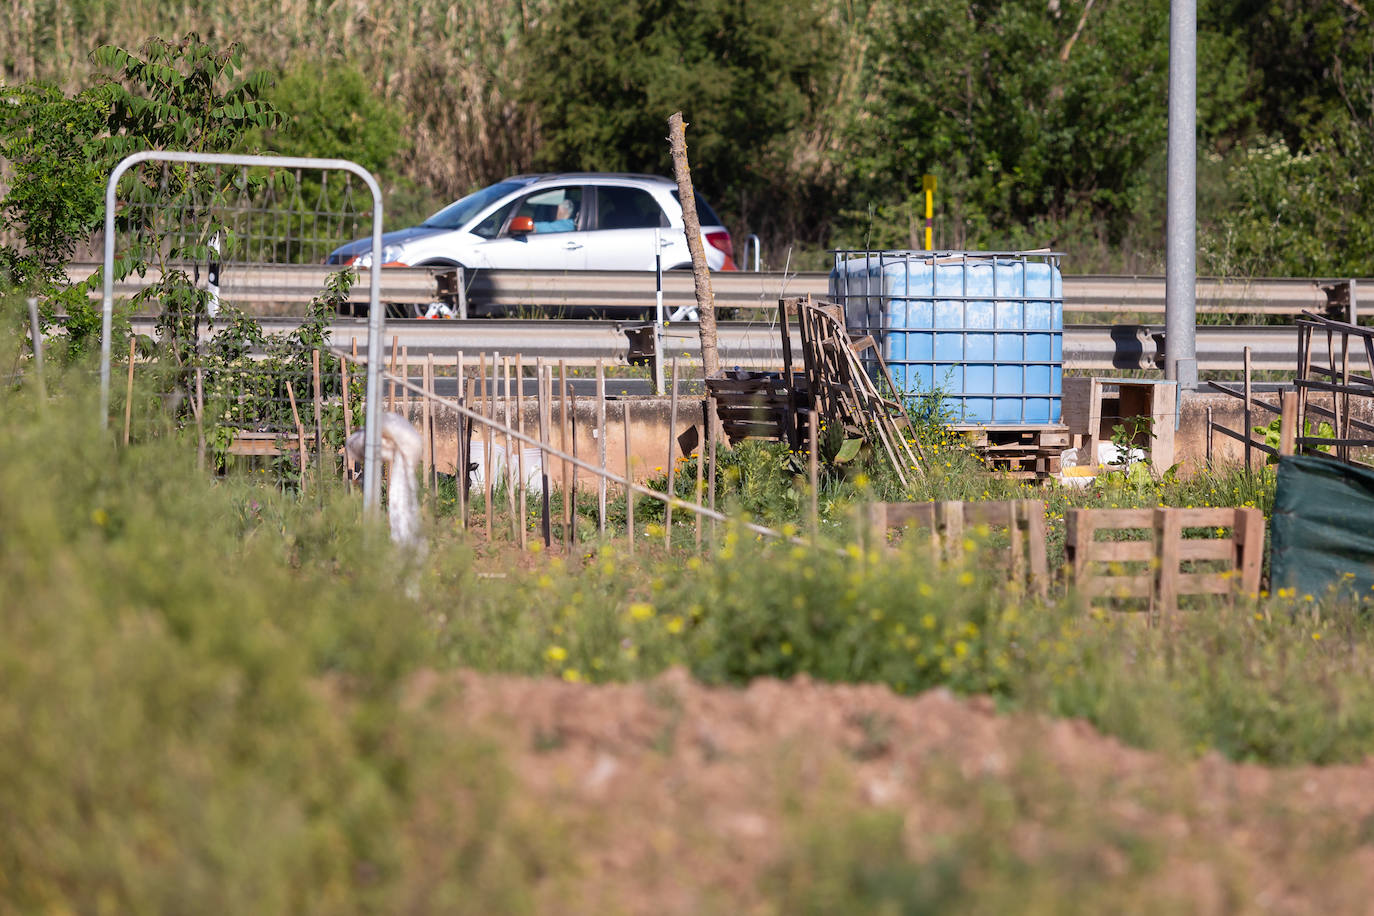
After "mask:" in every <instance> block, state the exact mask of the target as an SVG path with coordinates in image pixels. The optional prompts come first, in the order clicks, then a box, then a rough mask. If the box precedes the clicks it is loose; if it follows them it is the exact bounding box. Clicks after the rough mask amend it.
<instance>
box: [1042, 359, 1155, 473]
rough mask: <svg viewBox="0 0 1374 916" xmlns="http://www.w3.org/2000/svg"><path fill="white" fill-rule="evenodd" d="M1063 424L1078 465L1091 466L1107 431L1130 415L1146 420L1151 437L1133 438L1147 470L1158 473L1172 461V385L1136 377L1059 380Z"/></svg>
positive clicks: (1106, 436) (1128, 418) (1108, 437)
mask: <svg viewBox="0 0 1374 916" xmlns="http://www.w3.org/2000/svg"><path fill="white" fill-rule="evenodd" d="M1063 415H1064V423H1065V424H1066V425H1067V426H1068V428H1069V432H1070V433H1071V434H1072V435H1073V436H1074V439H1075V444H1077V446H1078V448H1079V458H1078V463H1079V464H1082V465H1088V466H1094V465H1096V464H1097V446H1098V444H1099V443H1101V442H1106V441H1110V440H1111V438H1112V431H1113V429H1114V428H1115V427H1116V426H1118V425H1119V424H1121V423H1124V422H1125V421H1127V420H1130V419H1132V418H1133V417H1149V418H1150V421H1151V423H1150V433H1151V435H1144V434H1142V435H1140V436H1138V437H1136V441H1135V442H1134V443H1132V444H1133V445H1135V446H1137V447H1139V448H1143V449H1145V451H1146V453H1147V454H1148V455H1149V456H1150V459H1149V460H1150V468H1151V470H1153V471H1154V472H1155V473H1156V474H1163V473H1164V472H1165V471H1167V470H1168V469H1169V468H1170V466H1172V465H1173V463H1174V427H1175V425H1176V424H1177V422H1178V383H1177V382H1174V381H1161V380H1159V379H1139V378H1072V377H1070V378H1066V379H1064V414H1063Z"/></svg>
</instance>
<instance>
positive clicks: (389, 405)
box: [369, 334, 401, 411]
mask: <svg viewBox="0 0 1374 916" xmlns="http://www.w3.org/2000/svg"><path fill="white" fill-rule="evenodd" d="M400 343H401V340H400V338H399V337H397V336H396V335H395V334H392V335H391V376H392V379H391V393H390V395H388V396H387V399H386V409H387V410H388V411H394V410H395V409H396V378H395V376H396V354H397V348H398V347H399V346H400ZM369 355H370V354H369Z"/></svg>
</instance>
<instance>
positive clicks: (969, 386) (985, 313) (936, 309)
mask: <svg viewBox="0 0 1374 916" xmlns="http://www.w3.org/2000/svg"><path fill="white" fill-rule="evenodd" d="M846 255H857V256H848V257H847V256H846ZM830 294H831V296H832V297H833V298H834V299H835V300H836V301H838V302H840V303H842V304H843V305H844V306H845V320H846V323H847V324H848V326H849V328H850V330H851V331H860V332H862V333H867V334H872V335H873V336H874V338H875V339H876V340H878V341H879V343H880V345H881V347H882V353H883V359H884V360H885V361H886V362H887V365H888V368H889V369H890V370H891V372H892V376H893V381H894V383H895V384H896V385H897V387H898V388H900V389H902V391H903V392H904V393H906V394H910V395H916V394H919V393H925V392H931V391H935V390H937V389H938V390H939V391H942V392H943V393H944V394H945V396H946V397H945V403H946V405H947V406H948V407H949V408H950V409H951V410H952V412H953V414H954V418H955V421H956V422H958V423H964V424H982V425H1038V424H1048V423H1058V422H1059V416H1060V395H1061V382H1062V377H1063V359H1064V355H1063V341H1064V286H1063V279H1062V277H1061V275H1060V272H1059V256H1058V255H1056V254H1045V253H1040V252H1035V253H1029V252H1028V253H1005V254H1004V253H987V252H928V251H921V252H912V251H903V252H882V253H873V252H837V256H836V261H835V270H834V271H833V272H832V273H831V275H830Z"/></svg>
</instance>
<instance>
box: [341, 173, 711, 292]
mask: <svg viewBox="0 0 1374 916" xmlns="http://www.w3.org/2000/svg"><path fill="white" fill-rule="evenodd" d="M696 205H697V216H698V217H699V218H700V220H701V234H702V237H703V240H704V241H705V243H706V244H705V245H704V246H703V247H704V248H705V249H706V263H707V266H708V267H710V268H711V269H712V270H735V269H736V268H735V262H734V259H733V258H732V256H731V252H732V248H731V242H730V233H729V231H728V230H727V229H726V228H725V227H724V226H723V225H721V223H720V218H719V217H718V216H716V214H715V211H714V210H712V209H711V207H710V206H709V205H708V204H707V203H706V201H705V200H703V199H702V197H701V195H700V194H697V195H696ZM655 229H657V230H658V245H659V251H660V252H661V254H662V267H663V269H664V270H672V269H675V268H679V267H690V266H691V263H692V258H691V255H690V254H689V253H688V251H687V236H686V233H685V232H684V231H683V227H682V205H681V203H679V200H678V189H677V184H676V182H673V181H669V180H668V179H666V178H659V177H656V176H652V175H621V174H609V173H604V172H583V173H578V172H571V173H562V174H551V175H516V176H514V177H512V178H507V179H506V180H505V181H500V182H497V183H496V184H494V185H490V186H488V187H485V188H483V189H482V190H480V191H476V192H474V193H472V194H469V195H468V196H467V197H464V198H463V199H461V200H457V201H454V202H453V203H451V204H449V205H448V206H447V207H445V208H444V209H442V210H440V211H439V212H438V213H436V214H434V215H433V216H431V217H430V218H429V219H427V220H425V221H424V222H423V223H421V224H420V225H418V226H412V227H411V228H409V229H400V230H398V231H396V232H388V233H386V234H385V235H383V236H382V263H383V266H393V265H399V266H408V267H439V266H443V267H455V266H462V267H465V268H468V269H481V268H489V269H495V270H509V269H516V270H519V269H527V270H653V269H654V267H655V258H654V230H655ZM371 260H372V240H371V239H370V238H368V239H359V240H357V241H355V242H349V243H348V244H347V245H344V246H342V247H340V248H337V249H335V250H334V251H333V252H332V253H331V254H330V255H329V258H328V259H327V261H326V263H328V264H355V265H357V266H359V267H367V266H369V265H370V263H371Z"/></svg>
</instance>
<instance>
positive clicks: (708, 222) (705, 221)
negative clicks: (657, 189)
mask: <svg viewBox="0 0 1374 916" xmlns="http://www.w3.org/2000/svg"><path fill="white" fill-rule="evenodd" d="M692 198H693V199H694V200H695V201H696V202H697V222H699V223H701V224H702V225H703V226H724V225H725V224H724V223H722V222H721V221H720V217H719V216H716V211H715V210H712V209H711V205H710V204H708V203H707V202H706V200H705V199H704V198H703V197H702V196H701V195H700V194H693V195H692ZM673 200H675V201H677V202H678V204H679V205H680V204H681V203H682V195H681V194H680V193H679V192H678V190H677V188H674V189H673Z"/></svg>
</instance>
